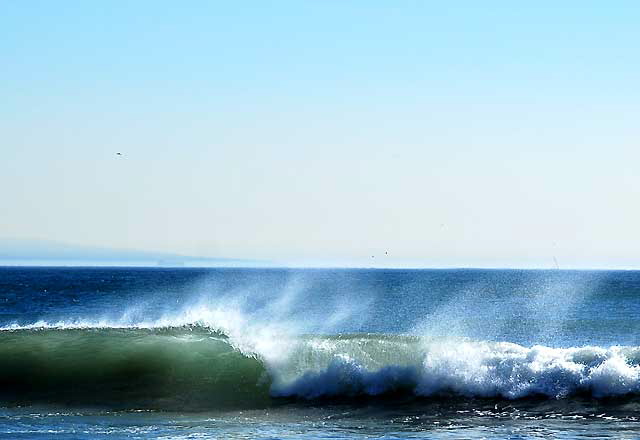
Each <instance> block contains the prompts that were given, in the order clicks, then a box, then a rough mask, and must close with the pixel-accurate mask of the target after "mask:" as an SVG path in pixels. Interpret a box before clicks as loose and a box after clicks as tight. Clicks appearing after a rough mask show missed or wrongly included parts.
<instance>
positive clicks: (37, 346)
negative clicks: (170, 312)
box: [0, 327, 270, 409]
mask: <svg viewBox="0 0 640 440" xmlns="http://www.w3.org/2000/svg"><path fill="white" fill-rule="evenodd" d="M269 387H270V380H269V378H268V375H267V373H266V370H265V368H264V366H263V364H262V363H261V361H260V360H258V359H257V358H255V357H250V356H245V355H243V354H242V353H240V352H239V351H237V350H235V349H234V348H233V347H232V346H231V345H230V344H229V343H228V341H227V338H226V337H225V336H224V335H221V334H215V333H212V332H210V331H209V330H207V329H204V328H199V327H180V328H170V329H140V328H126V329H115V328H98V329H38V330H35V329H34V330H25V329H22V330H14V331H1V332H0V400H2V401H3V403H9V404H12V405H20V404H28V403H54V402H55V403H57V404H60V403H63V404H68V405H91V406H95V405H98V406H110V407H122V408H162V409H186V408H189V409H199V408H233V407H254V408H255V407H262V406H265V405H267V404H268V403H269V401H270V398H269Z"/></svg>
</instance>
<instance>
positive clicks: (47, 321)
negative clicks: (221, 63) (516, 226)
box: [0, 267, 640, 439]
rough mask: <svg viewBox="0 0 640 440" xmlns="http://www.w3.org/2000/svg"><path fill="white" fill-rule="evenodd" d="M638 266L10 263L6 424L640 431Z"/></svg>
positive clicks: (182, 433)
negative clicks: (272, 266) (82, 265)
mask: <svg viewBox="0 0 640 440" xmlns="http://www.w3.org/2000/svg"><path fill="white" fill-rule="evenodd" d="M638 317H640V272H637V271H565V270H548V271H545V270H470V269H457V270H383V269H237V268H234V269H191V268H179V269H170V268H73V267H68V268H45V267H37V268H36V267H33V268H27V267H4V268H0V438H2V439H81V438H91V439H118V438H127V439H200V438H220V439H255V438H262V439H297V438H312V439H340V438H358V439H364V438H367V439H371V438H376V439H377V438H379V439H405V438H412V439H413V438H446V439H481V438H483V439H491V438H496V439H498V438H499V439H503V438H510V439H528V438H566V439H573V438H616V439H619V438H640V421H639V417H640V338H639V335H640V320H638Z"/></svg>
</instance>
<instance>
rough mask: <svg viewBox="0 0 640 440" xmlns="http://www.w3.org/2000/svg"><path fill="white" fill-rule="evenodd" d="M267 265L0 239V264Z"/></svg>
mask: <svg viewBox="0 0 640 440" xmlns="http://www.w3.org/2000/svg"><path fill="white" fill-rule="evenodd" d="M2 264H10V265H30V264H33V265H46V264H52V265H56V264H62V265H82V264H88V265H92V264H99V265H129V264H130V265H145V266H147V265H150V266H162V267H174V266H205V267H206V266H236V267H247V266H269V265H270V264H269V262H266V261H260V260H245V259H235V258H210V257H194V256H186V255H180V254H172V253H166V252H153V251H141V250H133V249H117V248H106V247H98V246H82V245H73V244H68V243H61V242H57V241H53V240H35V239H26V240H25V239H14V238H5V239H0V265H2Z"/></svg>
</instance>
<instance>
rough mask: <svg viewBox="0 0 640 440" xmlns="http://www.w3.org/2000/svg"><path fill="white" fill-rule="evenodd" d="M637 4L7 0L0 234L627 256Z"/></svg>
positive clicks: (194, 247) (126, 244) (294, 259)
mask: <svg viewBox="0 0 640 440" xmlns="http://www.w3.org/2000/svg"><path fill="white" fill-rule="evenodd" d="M447 3H450V4H447ZM639 22H640V5H638V3H637V2H632V1H615V2H596V1H580V2H578V1H566V2H551V1H539V2H529V3H528V4H526V5H525V4H517V3H514V2H507V1H503V2H497V1H486V2H475V1H460V2H426V1H398V2H391V1H389V2H383V1H371V0H368V1H355V0H354V1H337V0H336V1H304V0H299V1H255V2H254V1H247V2H209V1H206V2H205V1H202V2H200V1H190V2H170V1H158V0H154V1H143V0H141V1H136V2H129V1H111V2H81V1H59V2H52V1H29V2H2V3H1V4H0V66H1V68H0V153H1V159H0V238H5V239H29V240H50V241H51V240H52V241H56V242H61V243H68V244H72V245H78V246H99V247H103V248H104V247H107V248H123V249H137V250H145V251H156V252H166V253H172V254H174V253H175V254H180V255H191V256H200V257H211V258H222V257H228V258H249V259H266V260H270V261H280V262H283V264H289V265H363V264H366V265H378V266H385V267H386V266H389V267H393V266H399V267H401V266H412V267H413V266H415V267H469V266H471V267H554V266H555V262H554V258H556V260H557V262H558V265H559V266H560V267H567V268H569V267H576V268H582V267H598V268H610V267H612V268H638V267H640V254H638V249H640V234H639V233H638V227H639V226H638V225H640V203H638V201H639V200H640V178H639V171H638V170H639V165H638V164H640V148H639V147H640V124H638V115H639V114H640V87H639V85H638V78H640V53H639V52H640V26H638V23H639ZM117 152H120V153H122V155H121V156H120V155H117V154H116V153H117ZM385 252H386V254H385ZM372 256H374V258H372Z"/></svg>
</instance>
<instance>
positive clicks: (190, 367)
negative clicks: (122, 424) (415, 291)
mask: <svg viewBox="0 0 640 440" xmlns="http://www.w3.org/2000/svg"><path fill="white" fill-rule="evenodd" d="M273 337H274V336H273V334H271V333H268V332H267V333H258V334H252V335H246V334H245V335H243V336H242V339H241V341H240V343H238V342H237V341H236V340H235V337H234V335H230V334H228V333H226V332H224V331H221V330H219V329H216V328H213V327H209V326H206V325H203V324H201V323H196V324H191V325H180V326H175V327H172V326H165V327H154V326H151V327H144V326H141V327H136V326H126V327H118V328H116V327H106V326H96V327H91V326H88V325H66V326H63V327H52V326H50V325H43V326H35V325H34V326H28V327H21V328H20V327H13V328H7V329H4V330H2V331H0V400H2V401H3V402H9V403H15V404H22V403H28V402H64V403H68V404H86V403H89V404H99V405H101V404H104V405H115V406H123V407H127V408H132V407H136V408H139V407H152V408H174V409H175V408H210V407H224V408H229V407H253V408H255V407H263V406H266V405H270V404H273V403H274V401H273V399H274V398H276V399H278V398H287V399H292V398H293V399H306V400H308V399H321V398H339V399H345V398H346V399H349V398H354V397H358V398H362V397H365V398H366V397H367V396H385V395H403V396H414V397H416V396H417V397H425V398H438V397H442V396H461V397H469V398H504V399H520V398H525V397H531V396H543V397H546V398H552V399H563V398H569V397H571V396H581V395H587V396H592V397H596V398H604V397H612V396H622V395H640V347H621V346H614V347H596V346H588V347H577V348H551V347H545V346H534V347H523V346H520V345H517V344H512V343H506V342H488V341H471V340H460V339H457V340H456V339H439V340H436V339H427V338H421V337H416V336H406V335H380V334H353V335H337V336H320V335H308V336H298V337H295V338H291V337H289V338H287V339H286V340H279V341H272V340H270V338H273ZM247 341H251V344H247ZM283 343H286V344H287V350H286V351H282V344H283ZM249 348H250V350H249ZM269 350H277V352H278V355H277V356H276V355H273V353H270V352H269ZM283 353H285V354H284V355H283Z"/></svg>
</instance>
